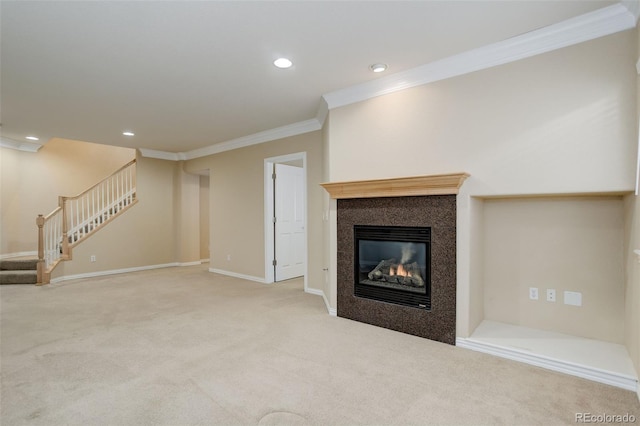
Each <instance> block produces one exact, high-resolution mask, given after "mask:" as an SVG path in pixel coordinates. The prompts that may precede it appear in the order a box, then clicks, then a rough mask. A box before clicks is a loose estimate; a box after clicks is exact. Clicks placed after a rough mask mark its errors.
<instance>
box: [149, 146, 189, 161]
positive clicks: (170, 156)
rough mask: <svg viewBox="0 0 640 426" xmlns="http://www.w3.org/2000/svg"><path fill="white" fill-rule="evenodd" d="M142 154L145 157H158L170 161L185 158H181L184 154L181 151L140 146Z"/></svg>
mask: <svg viewBox="0 0 640 426" xmlns="http://www.w3.org/2000/svg"><path fill="white" fill-rule="evenodd" d="M138 150H139V151H140V154H142V156H143V157H147V158H156V159H158V160H169V161H180V160H184V158H181V157H182V156H184V154H183V153H181V152H167V151H159V150H157V149H148V148H138Z"/></svg>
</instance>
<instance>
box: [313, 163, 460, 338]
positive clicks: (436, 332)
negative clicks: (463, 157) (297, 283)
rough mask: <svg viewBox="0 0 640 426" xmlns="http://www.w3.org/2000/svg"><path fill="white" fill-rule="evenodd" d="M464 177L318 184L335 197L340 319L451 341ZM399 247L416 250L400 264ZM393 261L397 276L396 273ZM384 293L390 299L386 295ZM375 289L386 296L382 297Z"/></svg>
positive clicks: (447, 176) (452, 176) (421, 177)
mask: <svg viewBox="0 0 640 426" xmlns="http://www.w3.org/2000/svg"><path fill="white" fill-rule="evenodd" d="M467 177H468V175H467V174H466V173H457V174H449V175H433V176H417V177H409V178H394V179H383V180H371V181H353V182H333V183H327V184H323V185H322V186H323V187H324V188H325V189H326V190H327V191H328V192H329V194H330V195H331V197H332V198H335V199H337V203H336V208H337V210H336V213H337V220H336V226H337V229H336V237H337V241H336V243H337V265H336V267H337V270H336V284H337V287H336V289H337V294H336V302H337V314H338V316H339V317H342V318H348V319H351V320H355V321H360V322H364V323H367V324H371V325H376V326H379V327H385V328H388V329H391V330H396V331H400V332H403V333H408V334H413V335H415V336H420V337H425V338H427V339H432V340H436V341H439V342H443V343H448V344H450V345H454V344H455V340H456V215H457V212H456V204H457V197H456V194H457V193H458V188H459V187H460V185H462V182H463V181H464V180H465V179H466V178H467ZM363 231H364V234H363V233H362V232H363ZM406 231H411V232H409V235H407V232H406ZM414 231H415V232H414ZM371 232H372V233H371ZM407 243H409V244H407ZM403 248H404V250H405V252H408V253H411V252H412V251H414V252H415V253H413V254H411V256H412V258H410V259H408V260H407V259H404V261H403ZM394 259H395V260H394ZM414 263H415V265H414ZM361 264H362V265H361ZM399 265H402V269H403V270H404V273H403V274H400V275H401V276H402V278H397V276H398V269H400V266H399ZM378 267H379V268H378ZM387 268H388V269H387ZM392 268H393V273H392V272H391V271H392ZM376 269H378V270H377V271H376ZM407 269H409V270H410V271H416V270H417V271H419V275H420V278H419V279H417V280H416V279H409V280H408V279H407V275H408V274H407V273H406V272H407V271H406V270H407ZM378 272H379V274H378ZM369 274H371V275H372V276H371V278H369ZM385 275H386V276H388V277H390V278H389V280H386V277H385ZM392 277H396V278H392ZM381 278H385V281H383V280H382V279H381ZM411 278H416V277H415V274H413V273H412V277H411ZM420 280H423V281H424V286H422V285H421V283H420ZM393 281H395V282H393ZM391 290H393V291H394V293H396V294H395V295H394V296H391V298H396V300H389V298H388V297H387V296H389V293H390V292H391ZM362 292H364V294H363V293H362ZM379 293H385V294H384V296H385V300H384V301H383V300H381V298H380V297H379ZM398 295H401V296H398ZM398 297H400V298H404V299H405V300H397V298H398ZM420 298H422V299H421V300H420ZM406 299H410V302H407V301H406ZM411 299H413V300H411ZM415 299H418V301H417V302H416V300H415ZM421 305H424V306H421Z"/></svg>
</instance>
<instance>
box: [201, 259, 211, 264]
mask: <svg viewBox="0 0 640 426" xmlns="http://www.w3.org/2000/svg"><path fill="white" fill-rule="evenodd" d="M209 262H210V260H209V259H200V263H209Z"/></svg>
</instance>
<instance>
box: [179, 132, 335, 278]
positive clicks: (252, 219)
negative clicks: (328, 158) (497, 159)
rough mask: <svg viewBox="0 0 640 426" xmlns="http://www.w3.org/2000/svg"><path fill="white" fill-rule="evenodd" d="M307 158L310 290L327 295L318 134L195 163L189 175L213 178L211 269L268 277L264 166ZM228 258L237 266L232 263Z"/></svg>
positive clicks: (243, 149) (239, 150)
mask: <svg viewBox="0 0 640 426" xmlns="http://www.w3.org/2000/svg"><path fill="white" fill-rule="evenodd" d="M297 152H306V153H307V200H308V211H307V217H308V224H307V232H308V247H309V250H308V257H309V263H308V271H309V277H308V281H307V283H308V286H309V287H310V288H313V289H318V290H320V289H322V282H323V277H322V263H323V257H322V241H323V240H322V188H321V187H320V186H319V183H320V182H321V179H322V136H321V132H319V131H318V132H312V133H307V134H304V135H299V136H293V137H290V138H285V139H281V140H277V141H273V142H269V143H265V144H259V145H253V146H250V147H246V148H241V149H236V150H233V151H227V152H223V153H220V154H216V155H211V156H208V157H204V158H198V159H194V160H190V161H188V162H187V163H186V170H187V171H189V172H195V171H197V170H204V169H209V173H210V181H209V182H210V197H211V199H210V208H211V211H210V218H211V220H210V229H211V233H210V246H211V263H210V267H211V268H214V269H220V270H224V271H228V272H232V273H236V274H242V275H246V276H250V277H256V278H264V276H265V243H264V233H265V230H264V160H265V159H266V158H270V157H276V156H282V155H286V154H292V153H297ZM227 256H230V257H231V260H227Z"/></svg>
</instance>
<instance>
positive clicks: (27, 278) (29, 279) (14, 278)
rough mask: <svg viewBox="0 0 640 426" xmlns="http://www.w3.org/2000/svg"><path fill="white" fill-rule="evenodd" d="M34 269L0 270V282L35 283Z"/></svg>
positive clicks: (36, 276) (36, 277)
mask: <svg viewBox="0 0 640 426" xmlns="http://www.w3.org/2000/svg"><path fill="white" fill-rule="evenodd" d="M37 279H38V275H37V272H36V271H24V270H23V271H15V270H14V271H0V284H35V283H36V282H37Z"/></svg>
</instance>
